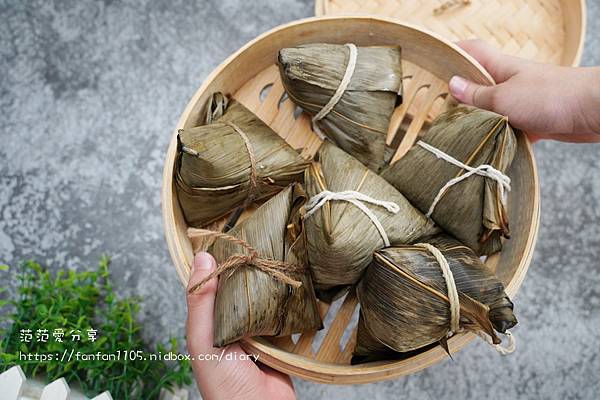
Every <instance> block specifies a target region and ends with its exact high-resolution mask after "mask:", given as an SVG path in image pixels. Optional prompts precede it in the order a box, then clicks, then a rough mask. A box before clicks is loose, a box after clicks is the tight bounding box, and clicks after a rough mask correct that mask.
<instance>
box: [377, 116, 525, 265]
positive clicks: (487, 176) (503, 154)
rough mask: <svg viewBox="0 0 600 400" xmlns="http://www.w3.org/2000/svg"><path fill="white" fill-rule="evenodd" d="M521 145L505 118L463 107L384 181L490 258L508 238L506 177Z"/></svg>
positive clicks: (436, 125) (388, 170) (388, 171)
mask: <svg viewBox="0 0 600 400" xmlns="http://www.w3.org/2000/svg"><path fill="white" fill-rule="evenodd" d="M516 144H517V141H516V138H515V135H514V133H513V131H512V129H511V127H510V125H509V124H508V120H507V118H506V117H503V116H501V115H498V114H496V113H493V112H491V111H485V110H480V109H477V108H474V107H468V106H458V107H456V108H453V109H451V110H449V111H447V112H445V113H443V114H441V115H440V116H439V117H438V118H437V119H436V120H435V121H434V122H433V124H432V126H431V128H430V129H429V131H428V132H427V133H426V134H425V135H424V136H423V138H422V140H421V141H420V142H418V143H417V144H416V145H415V146H414V147H413V148H411V149H410V151H409V152H408V153H407V154H406V155H405V156H404V157H402V158H401V159H400V160H398V161H397V162H396V163H394V164H393V165H391V166H389V167H387V168H386V169H385V170H384V171H383V172H382V174H381V176H382V177H384V178H385V179H386V180H387V181H388V182H390V183H391V184H392V185H394V186H395V187H396V188H397V189H398V190H399V191H400V192H402V194H404V195H405V196H406V198H407V199H408V200H409V201H410V202H411V203H412V204H414V205H415V207H417V208H419V209H420V210H421V211H423V212H424V213H427V215H428V216H431V218H432V219H433V220H434V221H435V222H436V223H437V224H438V225H439V226H440V227H442V228H443V229H444V230H445V231H447V232H448V233H450V234H452V235H453V236H455V237H456V238H457V239H459V240H460V241H462V242H463V243H464V244H466V245H468V246H469V247H471V248H472V249H473V250H475V252H477V254H480V255H483V254H486V255H488V254H492V253H495V252H497V251H499V250H500V249H501V248H502V243H501V237H502V236H504V237H508V236H509V229H508V215H507V208H506V198H507V195H508V191H509V190H510V179H509V178H508V177H507V176H506V175H504V174H505V173H506V171H507V170H508V168H509V166H510V164H511V162H512V159H513V157H514V154H515V151H516ZM448 156H449V157H448Z"/></svg>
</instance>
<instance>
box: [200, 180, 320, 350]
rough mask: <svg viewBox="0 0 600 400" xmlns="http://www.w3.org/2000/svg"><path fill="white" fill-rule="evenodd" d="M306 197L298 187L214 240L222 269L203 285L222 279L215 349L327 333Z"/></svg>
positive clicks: (217, 311)
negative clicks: (314, 278)
mask: <svg viewBox="0 0 600 400" xmlns="http://www.w3.org/2000/svg"><path fill="white" fill-rule="evenodd" d="M305 202H306V195H305V193H304V190H303V189H302V187H301V185H300V184H293V185H290V186H288V187H287V188H286V189H284V190H283V191H281V192H280V193H279V194H277V195H276V196H275V197H273V198H272V199H270V200H269V201H267V202H266V203H265V204H263V205H262V206H261V207H259V208H258V209H257V210H256V211H255V212H254V213H253V214H252V215H251V216H250V217H248V218H247V219H245V220H244V221H242V222H240V223H239V224H237V225H236V226H235V227H234V228H233V229H232V230H230V231H229V232H228V233H227V234H225V233H218V232H211V231H207V230H203V229H190V236H192V237H193V236H194V235H212V236H214V237H215V242H214V244H213V245H212V247H211V249H210V251H211V253H212V254H213V255H214V257H215V259H216V260H217V262H218V264H219V266H218V267H217V269H216V270H215V272H214V273H213V274H212V275H211V276H209V277H208V278H207V279H205V280H204V281H202V282H200V283H199V284H198V285H196V287H193V288H192V289H190V290H192V291H193V290H195V289H196V288H197V287H198V286H201V285H202V284H203V283H204V282H205V281H206V280H208V279H209V278H211V277H213V276H216V275H220V278H219V285H218V288H217V297H216V300H215V325H214V338H213V341H214V345H215V346H216V347H222V346H225V345H227V344H229V343H232V342H235V341H237V340H240V339H242V338H247V337H252V336H285V335H290V334H292V333H299V332H304V331H307V330H315V329H321V328H322V322H321V317H320V315H319V311H318V309H317V301H316V298H315V293H314V289H313V286H312V282H311V280H310V274H309V271H308V267H307V256H306V246H305V243H306V234H305V231H304V229H303V223H302V220H301V216H300V213H301V207H302V206H303V205H304V204H305Z"/></svg>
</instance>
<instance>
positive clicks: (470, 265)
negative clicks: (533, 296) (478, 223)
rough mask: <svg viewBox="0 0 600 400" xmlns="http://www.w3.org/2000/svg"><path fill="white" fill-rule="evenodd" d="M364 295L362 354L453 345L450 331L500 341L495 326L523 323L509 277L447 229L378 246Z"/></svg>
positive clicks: (361, 298)
mask: <svg viewBox="0 0 600 400" xmlns="http://www.w3.org/2000/svg"><path fill="white" fill-rule="evenodd" d="M357 296H358V299H359V301H360V304H361V309H360V313H361V318H362V319H363V322H362V324H361V325H360V326H359V332H358V336H357V345H356V348H355V352H354V354H355V356H356V357H359V359H360V358H361V357H362V358H363V359H364V358H365V357H374V356H376V355H377V353H380V354H382V355H384V356H389V351H394V352H399V353H405V352H412V351H415V350H418V349H422V348H423V347H425V346H428V345H431V344H433V343H437V342H439V343H440V344H442V345H443V346H444V347H445V348H446V350H448V348H447V343H446V340H447V338H448V337H449V336H451V335H452V333H458V332H460V331H462V330H465V331H471V332H479V333H481V334H482V335H487V337H489V339H490V340H491V341H493V343H494V344H498V343H500V339H499V338H498V336H497V335H496V333H495V331H498V332H501V333H505V332H506V331H507V330H508V329H510V328H512V327H513V326H515V325H516V323H517V319H516V318H515V316H514V314H513V303H512V302H511V301H510V299H509V298H508V296H507V295H506V293H505V292H504V286H503V285H502V283H501V282H500V281H499V280H498V279H497V278H496V277H495V276H494V274H493V273H492V272H491V271H489V270H488V269H487V267H486V266H485V265H484V264H483V263H482V262H481V260H480V258H479V257H478V256H477V255H476V254H475V253H474V252H473V251H472V250H471V249H470V248H468V247H467V246H465V245H463V244H462V243H460V242H459V241H457V240H456V239H454V238H451V237H450V236H447V235H445V234H442V235H436V236H433V237H430V238H428V239H425V240H424V243H417V244H415V245H407V246H393V247H389V248H385V249H382V250H378V251H376V252H375V255H374V257H373V262H372V263H371V265H370V266H369V267H368V268H367V270H366V272H365V275H364V277H363V278H362V279H361V281H360V283H359V284H358V286H357ZM374 353H375V354H374ZM399 356H402V355H401V354H400V355H399ZM371 359H372V358H371Z"/></svg>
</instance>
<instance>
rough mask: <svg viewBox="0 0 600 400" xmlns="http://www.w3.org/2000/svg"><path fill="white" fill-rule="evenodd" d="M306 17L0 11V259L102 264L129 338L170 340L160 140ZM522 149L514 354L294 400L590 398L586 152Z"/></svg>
mask: <svg viewBox="0 0 600 400" xmlns="http://www.w3.org/2000/svg"><path fill="white" fill-rule="evenodd" d="M588 6H589V10H588V23H589V25H588V41H587V44H586V48H585V53H584V59H583V63H584V64H585V65H599V64H600V35H599V34H598V32H600V22H599V21H600V2H599V1H598V0H589V1H588ZM312 13H313V5H312V1H311V0H303V1H300V0H285V1H277V2H275V1H266V0H260V1H253V2H242V1H234V0H219V1H198V2H189V1H152V2H151V1H128V2H121V1H111V0H105V1H103V2H102V1H88V0H86V1H73V0H71V1H60V2H58V1H57V2H50V1H28V2H25V1H23V2H11V1H9V0H0V126H1V130H0V143H1V145H0V261H3V262H7V263H16V262H17V261H18V260H21V259H24V258H30V257H33V258H36V259H38V260H40V261H41V262H43V263H46V264H48V265H50V266H51V267H52V268H57V267H60V266H63V265H66V266H68V267H69V268H86V267H87V266H90V265H92V264H95V263H96V260H97V259H98V257H99V256H100V255H101V254H103V253H106V254H109V255H111V256H112V258H113V272H114V275H115V280H116V286H117V288H118V291H119V293H121V294H123V295H140V296H143V297H144V298H145V299H146V300H145V303H144V307H143V308H142V314H141V318H142V320H143V322H144V332H143V333H144V336H145V337H146V338H147V339H148V340H149V341H152V342H155V341H158V340H163V339H164V338H166V336H168V335H181V334H182V333H183V325H184V319H185V303H184V295H183V289H182V287H181V286H180V284H179V281H178V279H177V276H176V274H175V271H174V269H173V268H172V266H171V260H170V258H169V254H168V252H167V249H166V245H165V242H164V239H163V233H162V221H161V212H160V204H159V201H160V199H159V193H160V184H161V170H162V162H163V157H164V154H165V150H166V147H167V142H168V140H169V137H170V134H171V130H172V129H173V127H174V126H175V123H176V120H177V117H178V115H179V113H180V112H181V111H182V110H183V107H184V105H185V103H186V102H187V100H188V99H189V98H190V97H191V95H192V94H193V92H194V91H195V90H196V88H197V87H198V86H199V85H200V84H201V82H202V80H203V78H204V77H206V76H207V74H208V73H209V72H210V71H211V70H212V69H213V68H214V67H215V66H217V65H218V64H219V63H220V62H221V61H222V60H223V59H225V58H226V57H227V56H228V55H229V54H230V53H232V52H233V51H235V50H236V49H237V48H238V47H240V46H241V45H242V44H244V43H245V42H246V41H248V40H250V39H251V38H253V37H255V36H256V35H257V34H259V33H261V32H264V31H266V30H267V29H269V28H271V27H273V26H275V25H278V24H280V23H283V22H286V21H291V20H293V19H297V18H301V17H306V16H310V15H312ZM535 153H536V157H537V160H538V166H539V172H540V179H541V186H542V198H543V204H542V219H541V221H542V222H541V228H540V234H539V240H538V245H537V249H536V252H535V256H534V259H533V262H532V264H531V268H530V270H529V275H528V276H527V279H526V280H525V283H524V284H523V287H522V289H521V291H520V293H519V295H518V297H517V298H516V304H517V313H518V317H519V320H520V324H519V326H518V327H517V328H516V329H515V333H516V335H518V337H519V350H518V352H517V353H516V354H514V355H513V356H511V357H506V358H500V357H498V356H497V355H496V354H495V353H494V352H493V351H490V349H488V348H487V347H485V346H484V345H483V344H481V343H476V344H473V345H471V346H469V347H468V348H467V349H466V350H464V351H462V352H460V353H459V354H457V355H456V356H455V358H454V361H450V360H448V361H446V362H444V363H442V364H440V365H437V366H435V367H433V368H430V369H428V370H426V371H423V372H421V373H418V374H415V375H413V376H410V377H407V378H403V379H396V380H393V381H389V382H382V383H378V384H371V385H364V386H326V385H316V384H312V383H307V382H303V381H296V387H297V390H298V393H299V395H300V396H301V397H302V398H340V399H342V398H343V399H359V398H366V397H367V396H368V397H369V398H371V399H383V398H392V397H393V398H407V399H408V398H415V399H416V398H418V399H438V398H448V399H460V398H485V399H506V398H517V397H518V398H528V399H537V398H545V399H565V398H572V399H594V398H597V396H598V393H600V378H599V373H598V371H600V357H598V354H599V352H600V339H599V336H598V331H599V330H600V263H599V261H598V256H599V255H600V178H599V176H600V145H566V144H560V143H550V142H548V143H540V144H537V145H536V146H535ZM0 281H2V282H3V283H6V279H5V277H0Z"/></svg>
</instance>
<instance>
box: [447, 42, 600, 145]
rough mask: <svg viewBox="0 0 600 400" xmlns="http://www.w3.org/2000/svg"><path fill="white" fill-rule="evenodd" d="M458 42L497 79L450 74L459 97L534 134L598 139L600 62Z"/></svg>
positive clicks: (536, 137)
mask: <svg viewBox="0 0 600 400" xmlns="http://www.w3.org/2000/svg"><path fill="white" fill-rule="evenodd" d="M458 45H459V46H460V47H462V48H463V49H464V50H465V51H466V52H467V53H469V54H470V55H471V56H472V57H473V58H475V59H476V60H477V61H478V62H479V63H480V64H481V65H482V66H483V67H484V68H485V69H486V70H487V71H488V72H489V73H490V75H491V76H492V77H493V78H494V80H495V81H496V83H497V84H496V85H495V86H481V85H477V84H475V83H473V82H469V81H467V80H465V79H463V78H461V77H456V76H455V77H453V78H452V79H451V80H450V83H449V88H450V93H451V94H452V96H454V98H456V99H457V100H458V101H460V102H462V103H466V104H470V105H474V106H476V107H479V108H484V109H486V110H490V111H494V112H496V113H498V114H502V115H506V116H508V119H509V121H510V123H511V125H512V126H514V127H515V128H518V129H520V130H522V131H524V132H527V133H528V135H529V136H530V137H531V139H533V140H539V139H554V140H561V141H568V142H600V68H569V67H561V66H556V65H549V64H539V63H536V62H533V61H528V60H525V59H522V58H518V57H513V56H509V55H505V54H502V53H501V52H500V51H499V50H497V49H495V48H493V47H491V46H489V45H487V44H486V43H485V42H483V41H481V40H466V41H461V42H459V43H458Z"/></svg>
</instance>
